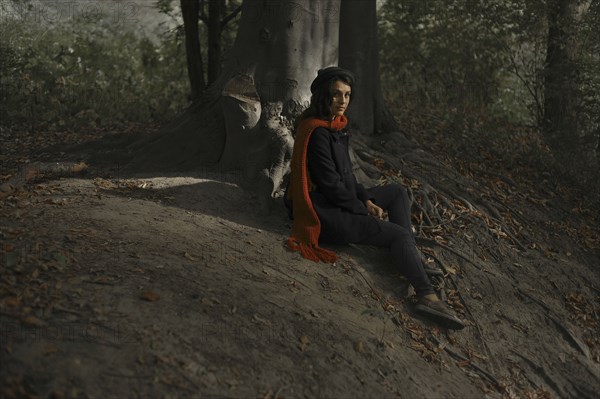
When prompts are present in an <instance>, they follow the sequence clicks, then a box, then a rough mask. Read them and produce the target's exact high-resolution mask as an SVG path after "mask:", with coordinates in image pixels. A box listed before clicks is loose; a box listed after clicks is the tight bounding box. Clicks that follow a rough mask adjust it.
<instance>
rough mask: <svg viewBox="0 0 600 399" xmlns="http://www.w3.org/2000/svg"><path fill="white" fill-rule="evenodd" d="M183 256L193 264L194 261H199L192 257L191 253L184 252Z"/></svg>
mask: <svg viewBox="0 0 600 399" xmlns="http://www.w3.org/2000/svg"><path fill="white" fill-rule="evenodd" d="M183 256H185V257H186V258H188V259H189V260H191V261H192V262H194V261H197V260H198V259H197V258H194V257H193V256H192V255H190V254H189V253H187V252H184V253H183Z"/></svg>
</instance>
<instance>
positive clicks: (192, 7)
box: [181, 0, 206, 101]
mask: <svg viewBox="0 0 600 399" xmlns="http://www.w3.org/2000/svg"><path fill="white" fill-rule="evenodd" d="M199 11H200V3H199V0H181V13H182V15H183V28H184V31H185V50H186V51H185V52H186V56H187V70H188V77H189V80H190V87H191V100H192V101H193V100H196V99H197V98H198V97H199V96H200V94H201V93H202V91H203V90H204V89H205V88H206V83H205V81H204V68H203V66H202V54H201V53H200V33H199V30H198V13H199Z"/></svg>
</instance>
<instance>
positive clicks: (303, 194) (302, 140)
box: [286, 115, 348, 262]
mask: <svg viewBox="0 0 600 399" xmlns="http://www.w3.org/2000/svg"><path fill="white" fill-rule="evenodd" d="M347 123H348V119H347V118H346V117H345V116H344V115H342V116H340V117H336V118H335V119H333V120H331V121H325V120H322V119H317V118H307V119H304V120H303V121H301V122H300V124H299V125H298V131H297V133H296V140H295V142H294V150H293V152H292V161H291V169H292V171H291V178H290V187H289V190H288V193H286V195H288V198H290V199H291V200H292V201H293V210H294V224H293V226H292V235H291V237H289V238H288V246H289V247H290V248H291V249H292V250H293V251H298V250H299V251H300V253H301V254H302V256H303V257H304V258H306V259H310V260H313V261H315V262H319V261H323V262H335V261H336V260H338V256H337V254H336V253H335V252H333V251H330V250H327V249H325V248H320V247H319V234H321V222H320V221H319V217H318V216H317V213H316V212H315V210H314V208H313V206H312V201H311V200H310V196H309V195H308V193H309V187H310V189H312V188H313V184H312V182H311V181H310V176H309V173H308V168H307V166H306V153H307V149H308V140H309V139H310V135H311V134H312V132H313V131H314V130H315V129H316V128H317V127H324V128H327V129H329V130H333V131H336V132H339V131H340V130H342V129H343V128H344V127H346V124H347Z"/></svg>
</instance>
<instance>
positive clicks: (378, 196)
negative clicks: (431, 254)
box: [358, 184, 435, 296]
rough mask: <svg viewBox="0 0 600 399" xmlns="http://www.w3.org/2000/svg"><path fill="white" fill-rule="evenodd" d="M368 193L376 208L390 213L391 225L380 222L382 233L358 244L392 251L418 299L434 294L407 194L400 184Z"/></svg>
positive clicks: (380, 187)
mask: <svg viewBox="0 0 600 399" xmlns="http://www.w3.org/2000/svg"><path fill="white" fill-rule="evenodd" d="M367 191H368V192H369V193H370V194H371V196H372V197H374V198H375V199H374V201H373V202H374V203H375V205H377V206H379V207H380V208H382V209H383V210H384V211H387V213H388V218H389V222H388V221H385V220H378V222H379V225H380V226H381V229H382V231H381V232H379V233H378V234H376V235H374V236H372V237H369V238H367V239H365V240H363V241H361V242H359V243H358V244H366V245H375V246H378V247H387V248H389V249H390V252H391V254H392V258H393V261H394V264H395V265H396V266H397V267H398V269H399V270H400V272H401V273H402V274H403V275H405V276H406V278H408V281H410V283H411V284H412V286H413V287H414V288H415V291H416V293H417V296H424V295H428V294H433V293H435V291H434V290H433V287H432V286H431V283H430V281H429V278H428V277H427V274H426V273H425V269H423V262H422V260H421V255H420V253H419V251H418V249H417V244H416V242H415V237H414V235H413V232H412V229H411V226H410V201H409V199H408V194H407V193H406V190H405V189H404V187H402V186H400V185H399V184H386V185H384V186H378V187H373V188H370V189H368V190H367Z"/></svg>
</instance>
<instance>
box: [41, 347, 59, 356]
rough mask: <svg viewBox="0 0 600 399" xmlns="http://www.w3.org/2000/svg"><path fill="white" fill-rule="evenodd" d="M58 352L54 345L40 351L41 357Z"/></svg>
mask: <svg viewBox="0 0 600 399" xmlns="http://www.w3.org/2000/svg"><path fill="white" fill-rule="evenodd" d="M56 352H58V348H57V347H56V346H55V345H48V346H46V347H45V348H44V350H43V351H42V354H43V355H51V354H53V353H56Z"/></svg>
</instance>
